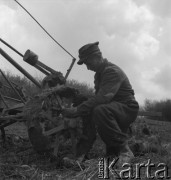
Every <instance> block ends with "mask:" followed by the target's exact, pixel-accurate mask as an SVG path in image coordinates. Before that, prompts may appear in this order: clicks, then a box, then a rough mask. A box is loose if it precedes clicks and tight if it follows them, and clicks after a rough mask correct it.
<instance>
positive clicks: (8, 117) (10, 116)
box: [0, 113, 23, 121]
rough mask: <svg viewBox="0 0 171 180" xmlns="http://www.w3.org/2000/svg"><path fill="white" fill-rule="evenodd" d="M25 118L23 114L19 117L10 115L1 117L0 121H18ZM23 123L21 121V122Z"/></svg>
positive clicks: (18, 115)
mask: <svg viewBox="0 0 171 180" xmlns="http://www.w3.org/2000/svg"><path fill="white" fill-rule="evenodd" d="M22 117H23V114H22V113H20V114H17V115H9V116H1V117H0V121H7V120H10V119H15V120H16V119H17V118H22ZM19 121H21V120H19Z"/></svg>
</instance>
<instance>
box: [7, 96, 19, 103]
mask: <svg viewBox="0 0 171 180" xmlns="http://www.w3.org/2000/svg"><path fill="white" fill-rule="evenodd" d="M4 98H5V99H10V100H12V101H16V102H22V101H21V100H19V99H15V98H12V97H8V96H4Z"/></svg>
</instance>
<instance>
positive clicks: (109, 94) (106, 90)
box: [77, 67, 125, 115]
mask: <svg viewBox="0 0 171 180" xmlns="http://www.w3.org/2000/svg"><path fill="white" fill-rule="evenodd" d="M124 79H125V76H124V75H123V73H121V72H120V71H118V70H116V69H114V68H112V67H107V68H106V69H105V70H104V72H103V74H102V79H101V83H100V88H99V91H98V92H97V94H96V95H95V96H94V97H91V98H90V99H88V100H87V101H85V102H84V103H82V104H81V105H79V106H78V107H77V111H78V114H82V115H86V114H89V112H90V111H91V110H92V109H93V108H94V107H96V106H97V105H99V104H105V103H108V102H110V101H111V100H112V98H113V97H114V96H115V94H116V93H117V91H118V89H119V88H120V86H121V84H122V82H123V80H124Z"/></svg>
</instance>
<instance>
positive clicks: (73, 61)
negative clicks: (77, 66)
mask: <svg viewBox="0 0 171 180" xmlns="http://www.w3.org/2000/svg"><path fill="white" fill-rule="evenodd" d="M75 61H76V59H75V58H74V59H72V63H71V65H70V67H69V69H68V70H67V73H66V75H65V80H66V79H67V78H68V75H69V73H70V72H71V69H72V67H73V66H74V63H75Z"/></svg>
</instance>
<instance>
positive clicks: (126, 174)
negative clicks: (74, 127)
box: [98, 158, 171, 179]
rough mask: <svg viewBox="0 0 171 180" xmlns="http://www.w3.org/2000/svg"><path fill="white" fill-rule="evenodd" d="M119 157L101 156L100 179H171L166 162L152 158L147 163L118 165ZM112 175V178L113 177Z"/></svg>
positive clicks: (99, 165)
mask: <svg viewBox="0 0 171 180" xmlns="http://www.w3.org/2000/svg"><path fill="white" fill-rule="evenodd" d="M118 161H119V158H117V159H112V161H111V160H110V159H109V158H100V159H99V163H98V167H99V171H98V178H99V179H110V177H111V176H112V177H114V178H115V179H142V178H147V179H170V178H171V177H170V176H169V174H168V172H169V168H168V166H167V165H166V164H165V163H158V164H154V163H152V162H151V160H150V159H148V160H147V162H146V163H135V164H131V163H126V162H125V163H123V164H122V165H121V167H118V164H117V163H118ZM112 177H111V178H112Z"/></svg>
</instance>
